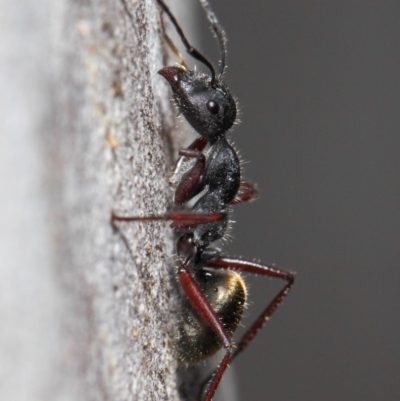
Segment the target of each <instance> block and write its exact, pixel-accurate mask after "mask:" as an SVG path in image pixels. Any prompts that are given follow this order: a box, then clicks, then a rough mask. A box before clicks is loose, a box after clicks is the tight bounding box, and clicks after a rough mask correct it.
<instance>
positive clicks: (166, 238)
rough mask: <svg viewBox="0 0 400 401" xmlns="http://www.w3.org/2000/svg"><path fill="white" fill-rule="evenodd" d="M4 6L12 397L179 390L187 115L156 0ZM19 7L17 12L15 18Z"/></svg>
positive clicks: (0, 342) (8, 379)
mask: <svg viewBox="0 0 400 401" xmlns="http://www.w3.org/2000/svg"><path fill="white" fill-rule="evenodd" d="M12 3H13V2H11V1H10V2H9V3H5V2H3V3H2V5H1V9H0V11H1V13H0V14H1V15H2V23H1V24H0V27H1V28H0V29H1V31H2V32H1V35H0V36H1V38H2V39H1V67H0V68H1V71H0V72H1V78H0V79H1V93H0V96H1V110H2V118H1V120H2V121H1V125H2V128H1V136H0V140H1V158H0V160H1V162H0V163H1V181H0V185H1V194H2V195H1V239H0V241H1V260H2V263H1V280H0V286H1V288H0V297H1V303H0V320H1V322H2V323H1V334H0V353H1V356H0V378H1V379H0V380H1V384H0V388H1V394H2V395H1V398H2V399H4V400H13V401H17V400H29V401H34V400H75V401H77V400H86V401H87V400H129V401H132V400H174V399H177V397H178V395H177V390H176V362H175V358H174V355H173V338H174V335H175V328H176V320H175V319H176V318H175V316H176V313H175V312H176V307H177V296H176V295H177V289H176V285H175V283H174V279H173V275H172V274H171V272H172V271H174V264H173V261H171V256H170V255H171V254H172V244H173V241H172V233H171V231H170V229H168V227H166V225H165V224H160V223H151V224H119V225H118V228H119V229H113V227H112V225H111V224H110V211H111V209H114V210H115V211H117V212H118V213H120V214H126V215H132V214H134V215H150V214H162V213H164V212H165V210H166V209H167V206H168V205H169V202H170V199H171V196H170V195H171V190H170V187H169V184H168V176H169V172H170V169H169V167H170V161H171V142H170V137H169V134H170V131H171V128H172V126H173V125H172V124H173V119H172V114H171V106H170V102H169V92H168V88H167V85H166V84H165V83H164V82H163V80H162V78H161V77H159V76H158V75H157V70H158V69H159V68H161V67H162V66H163V65H164V63H163V55H164V51H163V47H162V41H161V38H160V33H159V30H158V27H159V24H158V13H157V9H156V4H155V2H154V1H153V0H140V1H135V2H129V4H128V5H127V7H128V9H129V13H128V12H127V10H126V9H124V6H123V3H122V1H120V0H119V1H116V0H97V1H94V0H93V1H90V0H84V1H79V2H74V1H57V2H55V1H49V0H41V1H36V2H29V1H22V2H19V3H18V5H17V3H14V4H12ZM3 22H6V23H3Z"/></svg>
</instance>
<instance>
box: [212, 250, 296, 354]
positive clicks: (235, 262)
mask: <svg viewBox="0 0 400 401" xmlns="http://www.w3.org/2000/svg"><path fill="white" fill-rule="evenodd" d="M207 267H212V268H214V269H231V270H238V271H242V272H246V273H252V274H260V275H265V276H268V277H276V278H280V279H283V280H286V282H287V284H286V285H285V287H283V289H282V290H281V291H280V292H279V293H278V294H277V295H276V296H275V298H274V299H273V300H272V301H271V302H270V303H269V304H268V306H267V307H266V308H265V310H264V311H263V312H262V313H261V315H260V316H259V317H258V318H257V319H256V321H255V322H254V323H253V325H252V326H251V327H250V328H249V329H248V330H247V331H246V333H245V334H244V336H243V337H242V339H241V340H240V342H239V344H238V346H237V349H236V351H235V353H234V354H233V356H232V359H234V358H235V357H236V356H237V355H238V354H239V353H240V352H242V351H243V350H244V349H245V348H246V347H247V346H248V345H249V343H250V342H251V341H252V340H253V338H254V337H255V336H256V335H257V333H258V332H259V331H260V330H261V328H262V327H263V326H264V324H265V323H266V322H267V320H268V319H269V318H270V316H271V315H272V314H273V313H274V312H275V310H276V309H277V308H278V306H279V305H280V304H281V303H282V301H283V300H284V298H285V297H286V296H287V294H288V292H289V291H290V289H291V287H292V285H293V283H294V273H290V272H286V271H284V270H280V269H277V268H275V267H273V266H266V265H262V264H259V263H255V262H250V261H246V260H241V259H233V258H232V259H231V258H226V257H219V258H217V259H215V260H212V261H210V262H208V263H207Z"/></svg>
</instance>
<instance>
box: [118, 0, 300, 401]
mask: <svg viewBox="0 0 400 401" xmlns="http://www.w3.org/2000/svg"><path fill="white" fill-rule="evenodd" d="M199 1H200V3H201V5H202V6H203V8H204V10H205V12H206V15H207V18H208V20H209V22H210V24H211V28H212V30H213V32H214V34H215V36H216V38H217V40H218V43H219V46H220V51H221V62H220V69H219V74H218V76H217V75H216V73H215V69H214V67H213V65H212V64H211V62H209V61H208V60H207V59H206V58H205V57H204V56H203V55H202V54H201V53H200V52H199V51H198V50H196V49H195V48H194V47H193V46H191V45H190V43H189V42H188V40H187V39H186V36H185V35H184V33H183V31H182V29H181V27H180V26H179V24H178V22H177V21H176V19H175V17H174V16H173V14H172V13H171V11H170V10H169V8H168V7H167V5H166V4H165V3H164V2H163V1H162V0H157V2H158V4H159V5H160V7H161V8H162V9H163V11H164V12H165V13H166V14H167V15H168V17H169V18H170V20H171V22H172V24H173V25H174V26H175V28H176V30H177V32H178V34H179V36H180V38H181V40H182V42H183V44H184V45H185V48H186V50H187V52H188V53H189V54H190V55H191V56H192V57H194V58H195V59H197V60H199V61H200V62H202V63H203V64H204V65H205V66H206V67H207V68H208V69H209V70H210V73H211V74H210V75H207V74H202V73H199V72H195V71H190V70H188V69H187V67H186V66H185V64H184V62H183V61H182V64H183V65H181V66H177V67H165V68H162V69H161V70H160V71H159V74H160V75H162V76H163V77H164V78H165V79H166V80H167V82H168V83H169V84H170V86H171V89H172V92H173V97H174V100H175V102H176V104H177V106H178V108H179V110H180V112H181V113H182V114H183V116H184V117H185V118H186V120H187V121H188V122H189V124H190V125H191V126H192V127H193V128H194V129H195V130H196V131H197V132H198V133H199V134H200V137H199V138H197V139H196V140H195V141H194V142H193V143H192V144H191V145H190V146H189V147H188V148H187V149H181V150H180V151H179V155H180V157H181V158H180V160H179V161H178V163H177V166H176V169H175V171H177V170H179V168H180V166H181V164H182V163H183V161H184V159H194V160H195V161H194V165H193V166H192V167H191V168H190V169H189V170H188V171H186V172H185V173H184V174H183V175H182V177H181V178H180V181H179V183H178V185H177V188H176V191H175V204H176V205H183V204H185V203H187V202H188V201H190V200H191V199H192V198H194V197H195V196H197V195H200V198H199V199H198V200H197V202H196V203H195V204H194V206H193V207H192V210H191V211H190V212H173V213H168V214H166V215H164V216H148V217H122V216H117V215H115V214H114V213H113V215H112V219H113V221H144V220H148V221H153V220H170V221H172V227H173V228H174V229H175V230H177V231H181V232H182V231H183V232H184V233H183V234H182V235H181V236H180V237H179V239H178V240H177V254H178V258H179V270H178V275H179V281H180V284H181V286H182V289H183V292H184V296H183V297H182V298H183V299H182V316H181V321H180V325H179V340H178V343H177V354H178V358H179V360H180V362H181V363H183V364H193V363H197V362H199V361H202V360H204V359H206V358H208V357H209V356H211V355H213V354H215V353H216V352H217V351H218V350H219V349H221V348H222V347H223V348H225V350H226V354H225V356H224V358H223V359H222V361H221V363H220V365H219V366H218V368H217V370H216V372H215V374H213V375H212V378H211V379H210V384H209V386H208V388H207V391H206V393H205V396H204V398H203V401H211V400H212V398H213V396H214V394H215V391H216V390H217V387H218V385H219V383H220V381H221V379H222V376H223V374H224V372H225V370H226V368H227V366H228V363H229V362H230V361H231V360H233V359H234V358H235V357H236V356H237V355H238V354H239V353H240V352H242V351H243V350H244V349H245V348H246V347H247V345H248V344H249V343H250V341H251V340H252V339H253V338H254V336H255V335H256V334H257V333H258V331H259V330H260V329H261V328H262V326H263V325H264V323H265V322H266V321H267V320H268V318H269V317H270V316H271V315H272V314H273V312H274V311H275V310H276V308H277V307H278V306H279V304H280V303H281V302H282V301H283V299H284V298H285V296H286V295H287V294H288V292H289V290H290V288H291V286H292V284H293V282H294V275H293V273H290V272H286V271H283V270H280V269H277V268H275V267H273V266H266V265H261V264H258V263H254V262H250V261H245V260H242V259H234V258H229V257H226V256H223V255H222V254H221V250H220V249H218V248H214V247H211V246H210V245H211V244H212V243H213V242H215V241H217V240H219V239H221V238H223V237H224V235H225V234H226V230H227V226H228V221H229V208H230V206H231V205H234V204H237V203H242V202H246V201H250V200H252V199H254V198H255V197H256V196H257V191H256V189H255V188H254V187H253V186H252V185H251V184H249V183H247V182H245V181H244V180H243V179H242V177H241V170H240V161H239V158H238V155H237V153H236V151H235V150H234V149H233V147H232V146H231V145H230V144H229V142H228V140H227V139H226V133H227V131H228V130H229V129H230V128H231V127H232V125H233V123H234V122H235V119H236V103H235V100H234V98H233V97H232V96H231V94H230V93H229V90H228V87H227V86H226V84H225V83H224V82H223V81H222V77H223V74H224V72H225V65H226V63H225V60H226V38H225V33H224V31H223V29H222V28H221V26H220V24H219V22H218V20H217V18H216V16H215V14H214V12H213V11H212V9H211V7H210V5H209V3H208V1H207V0H199ZM166 39H167V42H168V44H169V45H170V47H171V48H172V50H173V51H174V53H175V54H176V55H178V56H179V53H178V51H177V50H176V47H175V46H174V45H173V44H172V42H171V41H170V39H169V38H168V37H166ZM180 59H181V60H183V59H182V58H181V57H180ZM207 144H209V145H210V149H209V151H208V153H207V155H205V154H204V153H203V150H204V149H205V148H206V146H207ZM202 193H203V194H202ZM201 194H202V195H201ZM236 271H238V272H245V273H253V274H260V275H266V276H269V277H276V278H280V279H283V280H286V282H287V283H286V285H285V286H284V288H283V289H282V290H281V291H280V292H279V293H278V294H277V295H276V296H275V298H274V299H273V300H272V301H271V302H270V303H269V304H268V306H267V307H266V308H265V310H264V311H263V312H262V313H261V315H260V316H259V317H258V318H257V320H256V321H255V322H254V323H253V325H252V326H251V327H250V328H249V329H248V330H247V331H246V333H245V334H244V336H243V337H242V339H241V340H240V341H239V343H238V344H237V346H235V344H234V342H233V341H232V339H231V337H232V335H233V333H234V332H235V330H236V328H237V326H238V324H239V322H240V319H241V317H242V314H243V311H244V308H245V305H246V286H245V283H244V281H243V279H242V277H241V276H240V275H239V274H238V273H237V272H236ZM207 382H208V381H207Z"/></svg>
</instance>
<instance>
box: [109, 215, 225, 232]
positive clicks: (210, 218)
mask: <svg viewBox="0 0 400 401" xmlns="http://www.w3.org/2000/svg"><path fill="white" fill-rule="evenodd" d="M226 217H227V214H226V213H223V212H216V213H195V212H192V213H190V212H170V213H166V214H164V215H158V216H157V215H153V216H143V217H140V216H119V215H117V214H115V213H114V211H111V222H116V221H124V222H131V221H171V222H172V224H171V226H172V228H174V229H176V230H178V231H179V230H185V229H188V228H192V227H196V226H199V225H201V224H208V223H214V222H216V221H220V220H224V219H226Z"/></svg>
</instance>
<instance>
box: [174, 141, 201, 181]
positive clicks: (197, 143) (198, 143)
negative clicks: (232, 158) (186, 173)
mask: <svg viewBox="0 0 400 401" xmlns="http://www.w3.org/2000/svg"><path fill="white" fill-rule="evenodd" d="M207 143H208V140H207V138H204V137H203V136H200V137H198V138H196V139H195V140H194V141H193V142H192V143H191V144H190V145H189V146H188V147H187V148H186V149H187V150H197V151H198V152H199V153H201V152H202V151H203V150H204V148H205V147H206V146H207ZM185 160H187V159H186V157H185V156H181V157H180V158H179V159H178V160H177V161H176V164H175V168H174V174H177V173H178V171H179V169H180V167H181V164H182V163H183V162H184V161H185Z"/></svg>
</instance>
